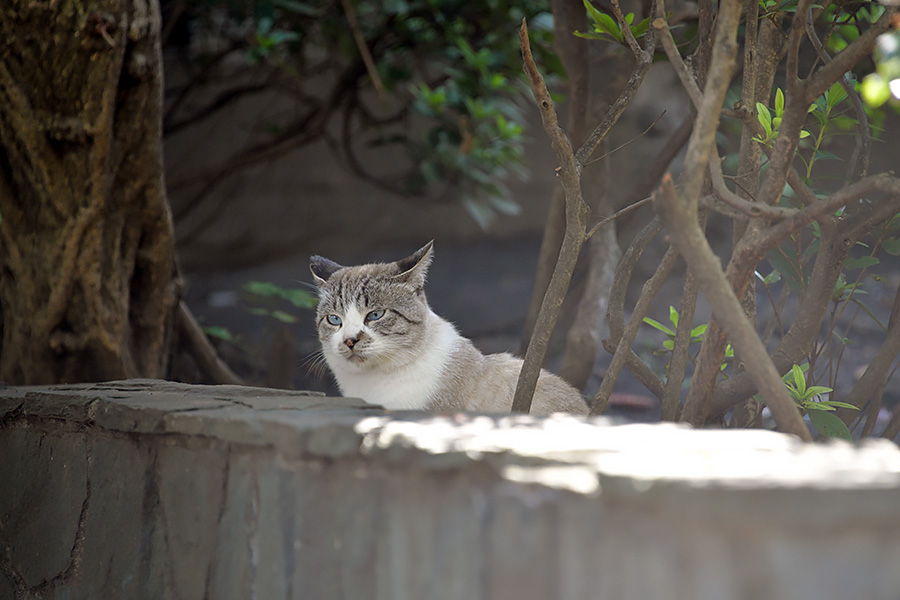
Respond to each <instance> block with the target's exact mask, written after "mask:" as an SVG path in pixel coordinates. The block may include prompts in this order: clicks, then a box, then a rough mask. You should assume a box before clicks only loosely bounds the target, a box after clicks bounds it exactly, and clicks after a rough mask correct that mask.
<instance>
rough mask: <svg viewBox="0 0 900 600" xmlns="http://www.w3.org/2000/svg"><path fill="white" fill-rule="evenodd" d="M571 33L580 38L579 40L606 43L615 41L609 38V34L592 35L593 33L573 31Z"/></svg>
mask: <svg viewBox="0 0 900 600" xmlns="http://www.w3.org/2000/svg"><path fill="white" fill-rule="evenodd" d="M572 33H573V34H574V35H575V36H577V37H580V38H584V39H586V40H604V41H607V42H610V41H615V40H614V38H612V37H611V36H610V35H609V34H607V33H593V32H591V31H588V32H584V31H573V32H572Z"/></svg>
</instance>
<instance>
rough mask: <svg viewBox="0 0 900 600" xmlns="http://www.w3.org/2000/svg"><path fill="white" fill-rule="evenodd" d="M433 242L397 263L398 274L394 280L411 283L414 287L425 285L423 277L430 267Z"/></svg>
mask: <svg viewBox="0 0 900 600" xmlns="http://www.w3.org/2000/svg"><path fill="white" fill-rule="evenodd" d="M433 250H434V240H431V241H430V242H428V243H427V244H425V245H424V246H422V247H421V248H419V249H418V250H416V251H415V253H413V254H412V255H411V256H407V257H406V258H402V259H400V260H398V261H397V263H396V264H397V269H398V270H399V271H400V273H399V274H397V275H395V276H394V278H395V279H397V280H399V281H402V282H404V283H407V282H408V283H412V284H414V285H415V286H416V287H421V286H423V285H425V275H426V274H427V273H428V267H429V266H431V257H432V255H433V254H434V252H433Z"/></svg>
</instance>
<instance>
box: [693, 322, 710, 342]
mask: <svg viewBox="0 0 900 600" xmlns="http://www.w3.org/2000/svg"><path fill="white" fill-rule="evenodd" d="M707 327H709V325H708V324H707V323H704V324H703V325H697V326H696V327H694V328H693V329H691V340H692V341H693V340H694V338H697V341H700V340H702V339H703V335H704V334H705V333H706V329H707Z"/></svg>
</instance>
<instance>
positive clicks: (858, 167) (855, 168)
mask: <svg viewBox="0 0 900 600" xmlns="http://www.w3.org/2000/svg"><path fill="white" fill-rule="evenodd" d="M806 35H807V37H808V38H809V40H810V41H811V42H812V45H813V47H814V48H815V49H816V53H818V55H819V58H821V59H822V62H823V63H825V64H828V63H830V62H831V60H832V59H831V55H830V54H828V50H826V49H825V46H823V45H822V41H821V40H820V39H819V35H818V34H817V33H816V27H815V24H814V23H813V19H812V7H810V9H809V15H807V18H806ZM838 82H839V83H840V84H841V88H842V89H843V90H844V93H845V94H847V97H848V98H850V103H851V104H852V105H853V112H854V113H856V131H857V135H856V147H855V148H854V150H853V156H852V157H851V158H850V161H849V165H850V166H849V168H848V171H847V178H848V179H851V180H852V179H857V177H865V176H866V175H867V174H868V173H869V156H870V154H871V152H872V134H871V133H870V131H869V118H868V117H867V116H866V111H865V109H864V108H863V105H862V100H860V98H859V94H857V93H856V90H855V89H854V88H853V85H851V84H850V82H849V81H848V80H847V75H842V76H841V78H840V79H838Z"/></svg>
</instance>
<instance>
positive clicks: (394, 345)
mask: <svg viewBox="0 0 900 600" xmlns="http://www.w3.org/2000/svg"><path fill="white" fill-rule="evenodd" d="M433 243H434V242H428V243H427V244H426V245H425V246H424V247H422V248H420V249H419V250H418V251H417V252H415V253H414V254H412V255H411V256H408V257H407V258H404V259H402V260H398V261H396V262H391V263H376V264H368V265H360V266H355V267H344V266H341V265H339V264H337V263H336V262H333V261H331V260H328V259H327V258H322V257H321V256H313V257H312V258H310V261H309V269H310V271H312V274H313V279H314V280H315V282H316V285H317V286H318V287H319V304H318V308H317V309H316V326H317V328H318V331H319V340H320V341H321V342H322V350H323V352H324V353H325V357H326V358H327V359H328V362H329V363H330V364H331V365H332V368H334V367H335V366H338V367H341V368H350V369H356V370H366V369H371V368H385V367H387V368H390V366H391V365H396V366H400V365H403V364H407V363H409V362H410V361H412V360H414V359H415V357H416V356H417V352H418V350H419V348H420V346H421V344H422V343H423V340H424V337H425V329H426V319H427V317H428V314H429V312H430V310H429V308H428V302H427V301H426V300H425V275H426V274H427V272H428V267H429V265H430V264H431V256H432V247H433Z"/></svg>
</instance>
